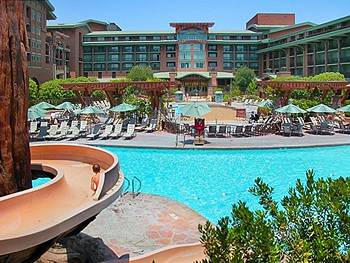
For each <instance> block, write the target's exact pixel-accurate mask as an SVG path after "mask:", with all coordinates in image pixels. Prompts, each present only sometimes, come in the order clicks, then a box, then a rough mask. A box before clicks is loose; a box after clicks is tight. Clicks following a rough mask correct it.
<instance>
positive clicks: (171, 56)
mask: <svg viewBox="0 0 350 263" xmlns="http://www.w3.org/2000/svg"><path fill="white" fill-rule="evenodd" d="M175 56H176V54H175V53H166V57H167V58H174V57H175Z"/></svg>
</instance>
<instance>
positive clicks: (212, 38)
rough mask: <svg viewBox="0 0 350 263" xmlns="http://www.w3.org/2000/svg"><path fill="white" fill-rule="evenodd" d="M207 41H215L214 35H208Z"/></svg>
mask: <svg viewBox="0 0 350 263" xmlns="http://www.w3.org/2000/svg"><path fill="white" fill-rule="evenodd" d="M208 39H209V40H216V35H213V34H209V35H208Z"/></svg>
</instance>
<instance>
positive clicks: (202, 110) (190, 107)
mask: <svg viewBox="0 0 350 263" xmlns="http://www.w3.org/2000/svg"><path fill="white" fill-rule="evenodd" d="M179 110H180V113H182V115H185V116H189V117H195V118H198V117H202V116H204V115H206V114H208V113H209V112H211V108H210V107H209V106H208V104H206V103H196V102H195V103H191V104H187V105H185V106H182V107H180V109H179Z"/></svg>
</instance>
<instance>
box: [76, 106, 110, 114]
mask: <svg viewBox="0 0 350 263" xmlns="http://www.w3.org/2000/svg"><path fill="white" fill-rule="evenodd" d="M103 113H105V112H104V111H103V110H100V109H98V108H96V107H94V106H88V107H85V108H84V109H82V110H81V111H80V112H79V114H103Z"/></svg>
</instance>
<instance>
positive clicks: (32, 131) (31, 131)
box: [29, 121, 38, 134]
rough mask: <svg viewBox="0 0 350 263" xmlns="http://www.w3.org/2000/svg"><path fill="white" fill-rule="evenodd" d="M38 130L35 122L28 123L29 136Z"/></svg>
mask: <svg viewBox="0 0 350 263" xmlns="http://www.w3.org/2000/svg"><path fill="white" fill-rule="evenodd" d="M37 129H38V122H37V121H31V122H30V129H29V133H30V134H34V133H36V132H37Z"/></svg>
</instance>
